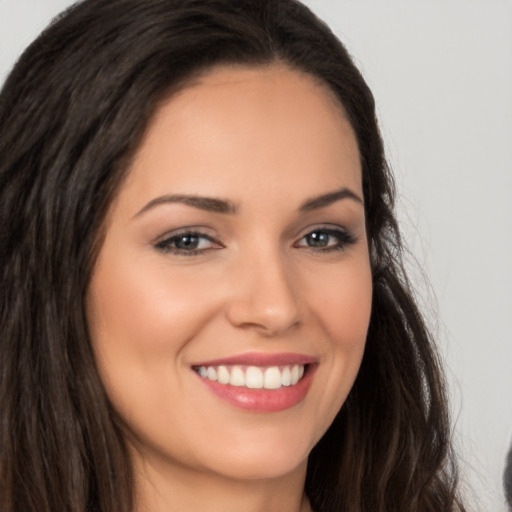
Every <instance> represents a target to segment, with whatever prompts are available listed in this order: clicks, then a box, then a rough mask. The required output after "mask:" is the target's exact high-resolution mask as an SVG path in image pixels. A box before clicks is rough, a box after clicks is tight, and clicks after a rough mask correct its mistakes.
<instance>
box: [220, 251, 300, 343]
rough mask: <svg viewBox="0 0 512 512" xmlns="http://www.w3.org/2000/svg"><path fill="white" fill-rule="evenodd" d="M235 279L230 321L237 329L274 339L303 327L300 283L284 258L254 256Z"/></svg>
mask: <svg viewBox="0 0 512 512" xmlns="http://www.w3.org/2000/svg"><path fill="white" fill-rule="evenodd" d="M232 276H233V284H232V294H231V297H230V301H229V304H228V305H227V317H228V319H229V321H230V322H231V323H232V324H233V325H234V326H236V327H238V328H245V329H254V330H255V331H258V332H259V333H260V334H261V335H263V336H267V337H270V336H276V335H279V334H282V333H284V332H285V331H287V330H289V329H291V328H293V327H294V326H297V325H298V324H299V323H300V317H299V303H298V293H297V283H296V282H294V276H293V272H291V270H290V268H289V265H288V266H287V265H286V261H283V258H281V257H279V256H277V255H269V256H267V257H265V256H263V255H261V254H253V255H252V256H251V258H247V259H246V261H245V262H244V264H243V265H240V268H239V269H238V271H237V272H234V273H233V274H232Z"/></svg>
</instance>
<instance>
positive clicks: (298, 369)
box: [192, 364, 310, 390]
mask: <svg viewBox="0 0 512 512" xmlns="http://www.w3.org/2000/svg"><path fill="white" fill-rule="evenodd" d="M309 366H310V365H309V364H290V365H280V366H265V367H261V366H243V365H208V366H194V367H192V369H193V370H194V371H195V372H197V373H198V374H199V375H200V376H201V377H202V378H203V379H205V380H209V381H213V382H218V383H220V384H225V385H231V386H234V387H241V388H248V389H268V390H272V389H280V388H282V387H290V386H295V385H296V384H297V383H298V382H299V381H300V380H301V379H302V378H303V376H304V375H305V374H306V373H307V371H308V368H309Z"/></svg>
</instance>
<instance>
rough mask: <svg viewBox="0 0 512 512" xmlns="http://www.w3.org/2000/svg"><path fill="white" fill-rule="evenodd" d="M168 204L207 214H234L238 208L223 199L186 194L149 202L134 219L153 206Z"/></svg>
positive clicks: (167, 196) (161, 197) (166, 196)
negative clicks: (196, 209)
mask: <svg viewBox="0 0 512 512" xmlns="http://www.w3.org/2000/svg"><path fill="white" fill-rule="evenodd" d="M169 203H181V204H185V205H187V206H192V207H193V208H199V209H200V210H206V211H207V212H214V213H224V214H235V213H237V212H238V206H236V205H235V204H234V203H232V202H231V201H227V200H225V199H217V198H214V197H204V196H195V195H186V194H177V195H176V194H175V195H165V196H160V197H156V198H155V199H153V200H151V201H150V202H149V203H148V204H146V206H144V207H143V208H142V210H140V211H139V212H138V213H136V214H135V217H138V216H139V215H142V214H143V213H144V212H147V211H148V210H150V209H151V208H154V207H155V206H158V205H161V204H169Z"/></svg>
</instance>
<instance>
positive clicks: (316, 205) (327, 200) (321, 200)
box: [299, 187, 364, 212]
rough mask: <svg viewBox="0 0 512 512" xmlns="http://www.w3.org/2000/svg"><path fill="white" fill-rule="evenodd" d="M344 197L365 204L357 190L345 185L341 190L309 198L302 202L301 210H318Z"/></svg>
mask: <svg viewBox="0 0 512 512" xmlns="http://www.w3.org/2000/svg"><path fill="white" fill-rule="evenodd" d="M342 199H352V200H354V201H356V202H358V203H360V204H364V203H363V200H362V199H361V198H360V197H359V196H358V195H357V194H356V193H355V192H352V190H350V189H349V188H346V187H344V188H342V189H340V190H336V191H334V192H328V193H327V194H322V195H321V196H318V197H313V198H312V199H308V200H307V201H305V202H304V203H303V204H302V206H301V207H300V208H299V210H300V211H302V212H309V211H311V210H318V209H320V208H325V207H326V206H329V205H331V204H332V203H335V202H336V201H341V200H342Z"/></svg>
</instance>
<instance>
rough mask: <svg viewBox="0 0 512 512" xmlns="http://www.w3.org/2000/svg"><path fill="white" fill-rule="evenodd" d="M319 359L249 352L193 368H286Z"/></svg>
mask: <svg viewBox="0 0 512 512" xmlns="http://www.w3.org/2000/svg"><path fill="white" fill-rule="evenodd" d="M316 362H317V359H316V358H315V357H313V356H309V355H306V354H296V353H293V352H281V353H276V354H269V353H262V352H248V353H246V354H239V355H235V356H229V357H223V358H220V359H212V360H209V361H199V362H197V363H194V364H192V366H233V365H240V366H285V365H293V364H302V365H305V364H313V363H316Z"/></svg>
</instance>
